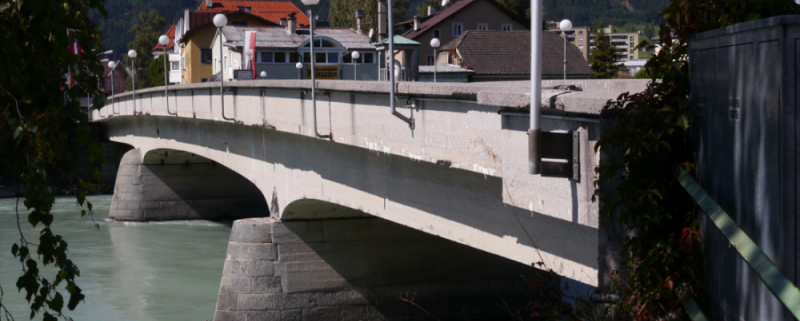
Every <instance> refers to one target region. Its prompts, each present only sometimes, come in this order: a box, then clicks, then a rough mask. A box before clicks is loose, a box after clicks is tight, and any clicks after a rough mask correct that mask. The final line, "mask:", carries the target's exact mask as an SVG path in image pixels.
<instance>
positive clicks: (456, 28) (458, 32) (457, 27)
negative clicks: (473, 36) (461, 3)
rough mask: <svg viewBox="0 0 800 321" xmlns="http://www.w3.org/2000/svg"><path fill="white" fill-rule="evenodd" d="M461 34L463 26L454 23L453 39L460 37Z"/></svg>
mask: <svg viewBox="0 0 800 321" xmlns="http://www.w3.org/2000/svg"><path fill="white" fill-rule="evenodd" d="M462 32H464V24H463V23H454V24H453V37H458V36H460V35H461V33H462Z"/></svg>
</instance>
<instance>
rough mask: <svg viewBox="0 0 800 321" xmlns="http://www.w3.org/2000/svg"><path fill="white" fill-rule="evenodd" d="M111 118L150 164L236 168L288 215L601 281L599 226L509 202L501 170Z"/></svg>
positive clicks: (274, 135)
mask: <svg viewBox="0 0 800 321" xmlns="http://www.w3.org/2000/svg"><path fill="white" fill-rule="evenodd" d="M108 123H109V136H110V139H111V140H112V141H117V142H123V143H127V144H130V145H132V146H135V147H136V148H138V149H139V150H140V151H141V152H142V155H144V156H142V160H143V161H144V162H151V160H150V158H149V156H147V155H156V156H157V155H158V153H159V151H162V150H172V151H181V152H185V154H184V155H183V156H182V157H187V156H186V154H188V155H191V154H194V155H195V156H194V157H198V156H200V157H203V158H206V159H208V160H211V161H213V162H215V163H217V164H218V165H219V166H220V167H225V168H228V169H230V170H231V171H233V172H235V173H238V174H239V175H240V176H241V177H242V178H243V179H244V180H246V181H248V182H249V183H248V184H251V185H252V186H254V187H255V188H257V190H258V191H259V193H260V194H261V196H262V197H263V198H264V199H266V200H267V203H269V204H270V206H269V207H270V208H269V209H268V210H267V211H272V213H273V216H276V218H280V219H281V220H283V221H290V220H299V219H323V218H351V217H361V216H365V215H371V216H376V217H380V218H384V219H386V220H389V221H392V222H395V223H399V224H401V225H405V226H408V227H411V228H413V229H417V230H420V231H423V232H426V233H428V234H433V235H437V236H440V237H443V238H445V239H449V240H452V241H455V242H458V243H460V244H464V245H468V246H471V247H474V248H477V249H480V250H483V251H486V252H490V253H493V254H496V255H499V256H502V257H505V258H508V259H511V260H514V261H517V262H520V263H524V264H527V265H530V264H531V263H533V262H543V263H545V264H547V266H548V267H550V268H553V269H554V270H555V271H556V272H560V273H561V274H562V275H565V276H568V277H570V278H573V279H576V280H579V281H581V282H584V283H587V284H596V282H597V281H596V280H597V270H596V266H597V257H598V256H597V248H596V242H597V240H596V239H597V231H596V230H595V229H593V228H590V227H587V226H584V225H580V224H576V223H572V222H568V221H564V220H560V219H557V218H553V217H550V216H548V215H543V214H539V213H537V212H533V211H530V210H529V209H527V208H523V207H521V206H516V205H511V204H507V203H505V202H504V200H503V191H504V189H503V184H504V180H503V178H500V177H494V176H486V175H482V174H479V173H475V172H471V171H466V170H461V169H456V168H449V167H446V166H440V165H436V164H432V163H427V162H418V161H414V160H413V159H409V158H406V157H400V156H392V155H386V154H382V153H377V152H374V151H369V150H367V149H363V148H358V147H354V146H351V145H344V144H337V143H332V142H328V141H323V140H318V139H313V138H309V137H304V136H301V135H294V134H289V133H285V132H279V131H274V130H270V129H265V128H262V127H255V126H242V125H235V124H231V123H226V122H214V121H206V120H196V119H186V118H173V117H152V116H125V117H115V118H114V119H110V120H108ZM151 153H152V154H151ZM176 155H178V154H176ZM156 156H153V157H152V159H154V160H155V159H157V157H156ZM170 157H171V156H170ZM176 159H177V156H176ZM158 165H160V161H159V164H158ZM154 166H155V165H154ZM176 166H180V165H176ZM261 216H266V215H261Z"/></svg>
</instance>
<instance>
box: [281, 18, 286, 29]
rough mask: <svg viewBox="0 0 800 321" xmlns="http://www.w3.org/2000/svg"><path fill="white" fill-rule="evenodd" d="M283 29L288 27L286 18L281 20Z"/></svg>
mask: <svg viewBox="0 0 800 321" xmlns="http://www.w3.org/2000/svg"><path fill="white" fill-rule="evenodd" d="M281 27H286V18H281Z"/></svg>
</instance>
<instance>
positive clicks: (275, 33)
mask: <svg viewBox="0 0 800 321" xmlns="http://www.w3.org/2000/svg"><path fill="white" fill-rule="evenodd" d="M294 25H295V23H294V17H293V16H292V17H290V19H289V20H288V25H287V26H285V27H284V26H279V27H251V26H246V27H240V26H227V27H224V28H222V46H223V48H222V55H223V57H222V61H223V62H224V63H223V65H224V66H225V67H224V72H223V77H224V79H225V80H232V79H234V70H237V69H245V68H244V66H245V62H244V61H243V60H244V59H242V57H243V52H244V48H245V32H247V31H254V32H255V33H256V41H255V59H256V64H255V67H256V72H255V75H256V77H259V78H260V76H259V75H260V74H261V72H262V71H266V72H267V77H266V78H267V79H298V78H301V79H310V78H311V52H310V40H311V36H310V32H309V30H308V29H307V28H303V29H298V28H295V27H294ZM314 43H315V47H314V55H315V56H316V66H315V67H316V78H317V79H348V80H353V79H358V80H376V79H378V67H377V59H376V58H377V57H376V52H375V46H373V45H372V44H370V40H369V38H368V37H367V36H366V35H363V34H360V33H358V32H357V31H356V30H353V29H349V28H347V29H345V28H316V27H315V28H314ZM212 49H213V50H212V52H213V59H214V61H215V62H217V61H220V53H219V52H220V42H219V41H216V40H215V41H214V42H213V43H212ZM353 51H358V52H359V54H360V57H359V58H358V60H357V61H355V62H354V61H353V59H352V56H351V55H352V53H353ZM298 62H301V63H302V64H303V69H301V70H298V69H297V67H296V64H297V63H298ZM212 72H213V73H214V74H215V75H216V74H217V73H219V72H220V67H219V65H218V64H216V63H215V64H214V69H213V71H212ZM356 72H357V76H356V74H355V73H356Z"/></svg>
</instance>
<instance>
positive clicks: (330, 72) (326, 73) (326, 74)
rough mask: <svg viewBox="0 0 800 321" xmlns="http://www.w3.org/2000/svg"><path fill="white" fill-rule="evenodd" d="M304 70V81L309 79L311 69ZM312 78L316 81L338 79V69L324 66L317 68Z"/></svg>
mask: <svg viewBox="0 0 800 321" xmlns="http://www.w3.org/2000/svg"><path fill="white" fill-rule="evenodd" d="M305 69H306V79H311V68H310V67H309V68H305ZM314 77H315V78H317V79H339V67H336V66H326V67H317V72H315V73H314Z"/></svg>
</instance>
